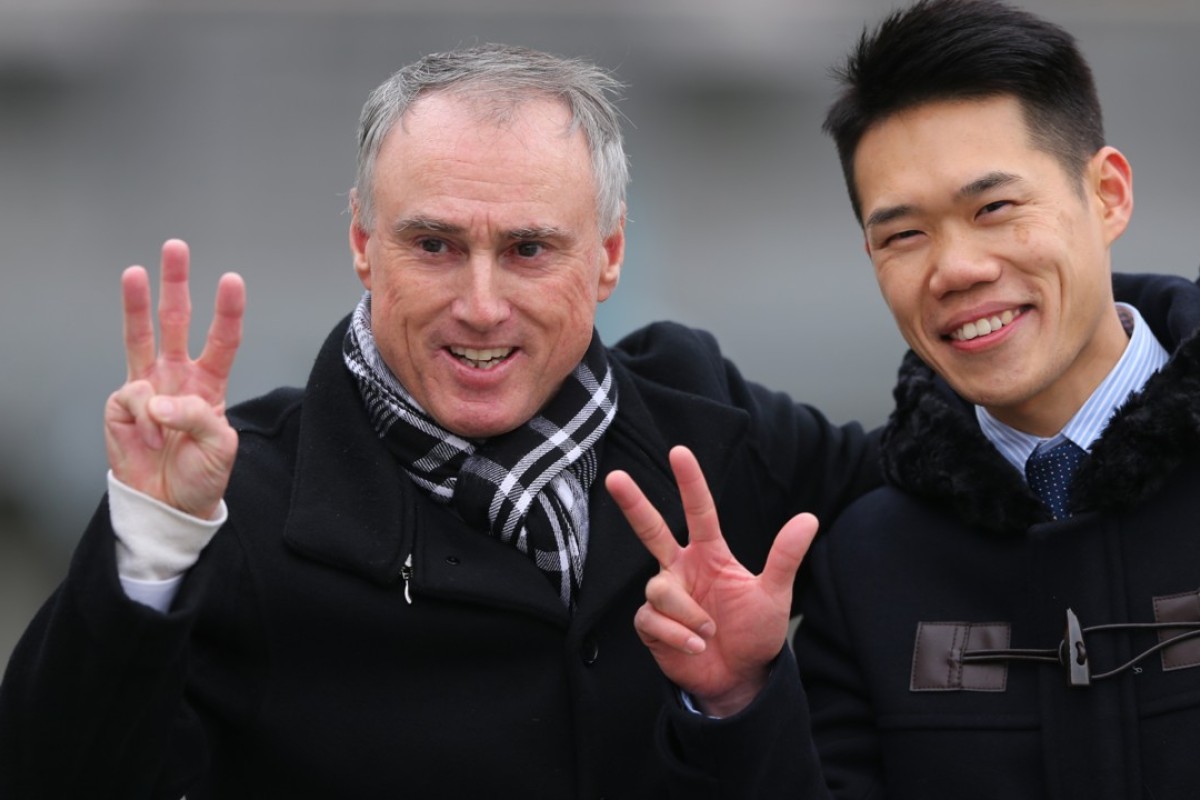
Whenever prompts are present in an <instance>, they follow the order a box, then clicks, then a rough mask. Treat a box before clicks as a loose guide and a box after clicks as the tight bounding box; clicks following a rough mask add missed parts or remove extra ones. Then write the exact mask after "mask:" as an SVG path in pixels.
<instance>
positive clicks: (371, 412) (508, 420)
mask: <svg viewBox="0 0 1200 800" xmlns="http://www.w3.org/2000/svg"><path fill="white" fill-rule="evenodd" d="M617 88H618V87H617V84H616V83H615V82H614V81H613V79H612V78H611V77H610V76H608V75H607V74H606V73H604V72H603V71H601V70H599V69H597V68H596V67H594V66H593V65H590V64H585V63H582V62H577V61H571V60H565V59H560V58H556V57H553V56H548V55H545V54H542V53H537V52H532V51H528V50H523V49H519V48H511V47H499V46H487V47H480V48H475V49H471V50H465V51H459V52H454V53H446V54H437V55H432V56H429V57H426V58H424V59H421V60H420V61H418V62H417V63H415V64H413V65H411V66H409V67H407V68H405V69H402V70H401V71H400V72H398V73H397V74H396V75H395V76H393V77H392V78H391V79H390V80H388V81H387V82H386V83H384V84H383V85H382V86H381V87H380V88H379V89H377V90H376V91H375V92H374V93H373V94H372V95H371V97H370V99H369V101H368V102H367V105H366V107H365V109H364V111H363V116H362V124H361V129H360V154H359V169H358V181H357V186H356V189H355V191H354V192H353V193H352V195H351V209H352V214H353V218H352V221H351V225H350V236H349V240H350V249H351V253H352V256H353V263H354V268H355V271H356V273H357V275H358V277H359V279H360V280H361V282H362V284H363V286H364V287H365V289H366V292H365V294H364V295H363V298H362V300H361V302H360V303H359V305H358V307H357V308H356V309H355V310H354V311H353V313H352V314H350V315H349V316H348V317H347V318H346V319H344V320H342V321H341V322H339V323H338V324H337V326H336V327H335V328H334V330H333V332H332V333H331V335H330V336H329V338H328V339H327V341H326V343H325V345H324V347H323V348H322V349H321V351H320V353H319V354H318V356H317V359H316V362H315V365H314V367H313V370H312V373H311V376H310V378H309V381H308V384H307V386H306V387H305V388H304V389H279V390H276V391H275V392H272V393H270V394H268V395H266V396H264V397H260V398H258V399H255V400H251V401H249V402H246V403H243V404H240V405H238V406H236V407H234V408H231V409H229V410H228V413H226V410H225V389H226V383H227V378H228V375H229V373H230V370H231V368H232V364H233V360H234V355H235V352H236V350H237V348H238V346H239V343H240V339H241V325H242V317H243V310H244V305H245V287H244V284H243V282H242V280H241V278H239V277H238V276H236V275H233V274H230V275H226V276H224V277H223V278H222V279H221V281H220V283H219V285H218V289H217V298H216V312H215V315H214V319H213V323H212V326H211V328H210V330H209V333H208V338H207V342H206V346H205V348H204V350H203V352H202V353H201V355H200V356H199V357H198V358H196V359H195V360H193V359H191V357H190V355H189V353H188V347H187V329H188V322H189V297H188V284H187V275H188V269H189V254H188V250H187V247H186V245H185V244H184V243H183V242H181V241H178V240H172V241H169V242H167V243H166V244H165V245H164V247H163V251H162V266H161V269H162V282H161V292H160V303H159V311H158V324H159V328H160V336H159V341H158V343H157V346H156V342H155V333H154V320H153V315H152V312H151V305H150V303H151V301H150V295H151V291H150V285H149V279H148V276H147V273H146V271H145V270H144V269H142V268H140V267H131V268H130V269H129V270H127V271H126V273H125V275H124V276H123V279H122V286H123V297H124V306H125V342H126V351H127V358H128V367H129V372H128V379H127V382H126V383H125V385H124V386H122V387H121V388H120V389H119V390H117V391H116V392H115V393H114V394H113V395H112V396H111V398H110V399H109V402H108V404H107V406H106V410H105V433H106V445H107V451H108V457H109V463H110V466H111V471H110V474H109V492H108V494H107V496H106V498H105V500H104V502H103V503H102V505H101V507H100V509H99V510H98V512H97V514H96V515H95V517H94V518H93V520H92V522H91V524H90V526H89V528H88V529H87V531H86V533H85V534H84V537H83V539H82V540H81V542H80V544H79V547H78V550H77V552H76V555H75V558H74V560H73V562H72V565H71V568H70V571H69V573H68V575H67V577H66V579H65V580H64V582H63V584H62V585H61V587H60V588H59V590H58V591H57V592H56V593H55V594H54V596H53V597H52V598H51V599H50V600H49V601H48V603H47V604H46V606H45V607H44V608H43V610H42V611H41V613H40V614H39V615H38V616H37V618H36V619H35V620H34V622H33V623H32V625H31V626H30V629H29V630H28V631H27V632H26V634H25V636H24V637H23V639H22V641H21V643H20V644H19V645H18V647H17V649H16V651H15V652H14V655H13V659H12V661H11V662H10V664H9V667H8V670H7V673H6V675H5V679H4V683H3V686H2V687H0V796H3V797H6V798H7V797H13V798H17V797H20V798H27V797H36V798H66V797H71V798H75V797H83V796H87V797H119V798H143V797H144V798H169V800H177V799H178V798H179V797H181V796H183V795H185V794H186V796H187V797H188V798H191V800H197V799H198V798H210V797H216V798H222V799H223V800H228V799H229V798H264V797H287V798H306V797H321V798H328V797H354V798H359V797H392V796H415V797H478V796H503V797H521V798H534V797H548V798H564V797H586V798H597V797H602V796H607V797H619V798H629V797H649V796H658V792H659V788H660V787H661V786H662V785H663V784H664V783H665V782H666V779H667V778H668V777H670V776H671V773H672V772H673V771H674V770H677V769H683V767H682V766H680V765H676V764H675V763H674V762H673V761H672V759H671V757H670V755H669V753H668V750H667V748H666V747H665V743H664V741H663V740H664V735H663V734H662V733H661V732H660V733H656V731H657V729H656V724H657V723H656V720H657V718H658V715H659V712H660V708H661V706H662V704H663V701H664V698H665V697H668V696H669V695H668V694H667V692H668V687H667V685H666V683H665V681H663V679H662V677H661V675H660V674H659V671H658V669H657V667H656V666H655V663H654V660H653V659H652V658H651V657H650V655H649V654H648V653H647V651H646V650H645V648H644V647H643V646H642V645H641V644H640V642H639V640H638V638H637V636H636V634H635V631H634V628H633V625H632V619H633V615H634V612H635V610H636V609H637V608H638V606H639V605H641V603H642V599H643V587H644V586H645V585H646V582H647V580H648V579H649V577H650V576H651V575H652V574H653V573H654V572H655V571H656V569H657V567H658V565H657V563H656V562H655V560H654V559H653V558H652V557H651V556H650V554H649V553H647V552H646V550H645V549H644V548H643V547H642V545H641V544H640V543H639V541H638V540H637V538H636V537H635V536H634V534H633V533H632V532H631V531H630V529H629V526H628V523H627V522H626V521H625V519H624V518H623V516H622V514H621V512H620V511H619V510H618V509H617V507H616V505H615V504H614V503H613V502H612V500H611V499H610V498H609V496H608V495H607V494H606V493H605V491H604V489H603V487H602V486H601V483H602V482H600V481H596V480H595V478H596V477H597V476H598V475H599V474H601V473H605V474H607V473H610V472H612V471H614V470H621V471H623V472H626V473H628V474H630V475H631V476H633V477H634V478H635V479H636V480H637V482H638V484H639V485H640V486H641V487H642V488H643V490H644V491H646V493H647V494H648V495H649V496H650V497H651V498H652V499H653V500H655V501H656V502H657V503H658V504H659V505H660V507H662V508H663V510H664V513H665V514H666V516H667V518H668V520H669V521H670V522H671V524H672V525H673V528H674V530H676V531H681V532H682V530H683V528H684V525H683V510H682V508H680V507H679V506H678V505H675V504H672V503H670V502H669V498H671V497H672V496H673V495H674V483H673V480H672V474H671V468H670V466H669V464H668V461H667V457H666V454H667V451H668V448H669V446H670V445H671V444H675V443H683V444H686V445H688V446H689V447H690V448H691V450H692V451H693V452H694V453H695V454H696V456H697V457H698V459H699V461H700V463H702V464H703V465H704V468H705V470H706V472H707V475H708V477H709V481H710V484H711V485H712V486H713V487H714V490H715V494H716V495H717V497H718V498H719V501H720V502H719V506H720V510H721V512H722V514H723V521H724V524H725V529H726V530H729V531H737V532H738V534H737V535H731V547H732V549H733V551H734V554H735V555H736V557H737V558H738V559H739V560H740V561H741V562H742V563H744V564H747V565H750V566H751V567H752V568H755V569H757V568H760V567H761V566H762V565H763V564H764V563H766V562H767V556H768V552H769V551H770V552H771V553H772V555H773V558H772V563H775V564H778V563H780V557H782V559H783V563H784V564H785V565H786V564H788V563H790V564H791V567H790V568H791V569H792V570H794V569H795V561H796V560H797V559H795V558H791V557H789V556H788V554H786V553H784V554H782V556H780V554H778V553H776V552H775V551H772V549H771V548H772V541H771V533H772V532H774V531H776V530H778V529H779V527H780V526H781V525H782V524H783V523H784V522H785V521H787V520H788V519H789V518H791V517H793V515H795V514H797V513H798V512H800V511H802V510H804V511H812V512H815V513H816V514H818V515H820V516H821V517H822V518H823V519H826V518H832V517H833V516H834V515H835V514H836V513H837V511H838V510H839V509H840V508H841V507H842V506H844V505H845V504H846V503H847V502H848V501H849V500H851V499H852V498H853V497H855V496H857V495H858V494H860V493H862V492H863V491H864V490H866V489H868V488H870V487H871V486H873V485H874V484H876V483H877V482H878V474H877V467H876V466H875V460H874V458H873V453H874V443H873V439H872V438H870V437H868V436H865V435H864V434H863V433H862V431H861V430H860V429H859V428H858V426H855V425H849V426H845V427H836V426H833V425H831V424H829V423H828V422H827V421H826V420H825V419H824V418H823V417H822V416H821V415H820V414H819V413H817V412H815V411H814V410H812V409H810V408H807V407H805V406H801V405H796V404H794V403H793V402H792V401H791V400H789V399H788V398H787V397H785V396H783V395H780V394H777V393H773V392H769V391H767V390H765V389H763V388H762V387H759V386H756V385H754V384H751V383H748V382H746V381H744V380H743V379H742V378H741V376H740V375H739V374H738V372H737V371H736V369H735V368H734V367H733V366H732V365H731V364H729V363H728V362H727V361H725V360H724V359H723V358H722V356H721V354H720V352H719V350H718V349H717V347H716V344H715V342H714V341H713V339H712V338H711V337H710V336H708V335H707V334H704V333H702V332H698V331H693V330H689V329H686V328H682V327H680V326H677V325H671V324H658V325H654V326H651V327H649V328H646V329H644V330H641V331H639V332H637V333H635V334H633V335H632V336H630V337H628V338H626V339H625V340H624V341H622V342H621V343H619V344H617V345H616V346H614V347H611V348H610V347H607V346H605V345H604V344H603V343H602V342H601V341H600V338H599V336H598V334H597V333H596V331H595V327H594V316H595V310H596V306H597V304H598V303H600V302H603V301H604V300H606V299H607V298H608V297H609V295H610V294H611V293H612V291H613V289H614V288H615V287H616V285H617V281H618V278H619V275H620V270H621V264H622V261H623V257H624V245H625V238H624V226H625V216H624V209H625V203H624V192H625V184H626V181H627V168H626V160H625V156H624V152H623V147H622V143H621V133H620V128H619V124H618V114H617V111H616V109H615V107H614V105H613V99H612V97H613V95H614V94H615V91H616V89H617ZM806 519H808V518H806ZM803 524H808V523H803ZM218 529H220V530H219V532H218ZM789 558H790V561H789ZM786 569H787V567H786V566H785V570H784V571H785V572H786ZM697 699H698V701H700V702H701V703H702V704H705V705H706V707H719V705H720V700H721V698H705V697H699V698H697Z"/></svg>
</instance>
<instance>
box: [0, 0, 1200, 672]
mask: <svg viewBox="0 0 1200 800" xmlns="http://www.w3.org/2000/svg"><path fill="white" fill-rule="evenodd" d="M894 5H895V4H894V3H891V2H885V0H740V1H739V2H728V0H605V2H599V1H598V0H593V1H592V2H586V3H585V2H582V1H579V2H574V1H573V0H490V1H489V0H402V1H396V2H385V0H290V1H288V0H0V275H2V277H0V281H2V283H0V287H2V290H0V368H2V370H3V371H2V374H3V380H0V410H2V413H3V420H4V423H3V425H2V426H0V665H2V664H3V663H5V662H6V661H7V658H8V654H9V652H10V650H11V648H12V646H13V645H14V644H15V641H16V637H17V636H18V635H19V632H20V630H21V629H22V628H23V627H24V625H25V624H26V622H27V621H28V619H29V618H30V617H31V616H32V615H33V613H34V611H35V610H36V608H37V606H38V604H40V602H41V600H42V599H43V598H44V597H45V595H46V594H47V593H48V592H49V591H50V589H51V588H52V586H53V584H54V582H56V581H57V580H58V578H59V577H60V576H61V574H62V571H63V570H64V569H65V565H66V559H67V557H68V554H69V552H70V549H71V547H72V545H73V544H74V542H75V541H76V539H77V538H78V536H79V534H80V533H81V531H82V529H83V526H84V524H85V523H86V521H87V518H88V516H89V515H90V514H91V511H92V509H93V507H94V505H95V503H96V501H97V500H98V498H99V497H100V494H101V492H102V491H103V489H104V472H105V468H106V466H105V460H104V448H103V437H102V432H101V415H102V408H103V404H104V401H105V398H106V397H107V396H108V394H109V392H111V391H112V390H113V389H115V388H116V387H117V386H118V385H119V384H120V383H121V382H122V380H123V377H124V355H123V351H122V346H121V318H120V295H119V289H118V278H119V275H120V272H121V270H122V269H123V268H124V267H126V266H128V265H129V264H133V263H140V264H145V265H146V266H148V267H151V268H152V269H155V270H156V268H157V257H158V248H159V246H160V244H161V242H162V241H163V240H164V239H166V238H168V237H172V236H179V237H183V238H185V239H187V240H188V241H189V242H190V243H191V245H192V254H193V301H194V304H195V307H196V315H195V316H196V317H197V318H198V319H199V323H198V324H197V326H196V327H195V330H194V333H193V341H199V340H200V337H201V336H202V332H203V328H204V327H205V326H206V325H207V321H208V317H209V309H210V308H211V301H212V300H211V299H212V295H213V291H214V288H215V283H216V279H217V276H218V275H219V274H220V273H221V272H223V271H226V270H236V271H239V272H241V273H242V274H243V275H244V276H245V278H246V282H247V284H248V286H249V294H250V302H249V309H248V319H247V325H246V334H245V340H244V345H243V348H242V352H241V354H240V355H239V359H238V364H237V366H236V368H235V374H234V379H233V383H232V387H231V391H230V399H231V400H232V401H237V400H240V399H244V398H247V397H249V396H252V395H254V394H257V393H260V392H262V391H265V390H267V389H270V388H272V387H274V386H276V385H279V384H285V383H287V384H302V383H303V382H304V380H305V378H306V376H307V372H308V368H309V365H310V363H311V360H312V358H313V356H314V355H315V352H316V348H317V347H318V345H319V343H320V342H321V340H322V339H323V337H324V336H325V335H326V333H327V332H328V330H329V328H330V326H331V325H332V324H333V323H334V322H335V321H336V320H337V319H338V318H340V317H341V316H342V315H343V314H344V313H346V312H347V311H348V310H349V309H350V308H351V307H352V305H353V304H354V303H355V301H356V300H357V299H358V297H359V294H360V292H361V287H360V285H359V283H358V281H357V280H356V279H355V277H354V274H353V272H352V270H351V266H350V259H349V256H348V249H347V244H346V229H347V225H348V218H347V216H346V215H345V213H344V208H345V205H346V191H347V189H348V187H349V186H350V183H351V181H352V176H353V168H354V157H355V153H354V147H355V145H354V130H355V124H356V121H357V115H358V111H359V108H360V107H361V105H362V103H363V101H364V99H365V98H366V95H367V93H368V92H369V91H370V90H371V89H372V88H373V87H374V86H375V85H376V84H378V83H379V82H381V81H382V80H383V79H384V78H386V77H387V76H388V75H389V74H390V73H391V72H392V71H394V70H395V69H396V68H398V67H399V66H401V65H402V64H405V63H407V62H409V61H411V60H413V59H415V58H417V57H419V56H420V55H422V54H424V53H426V52H430V51H433V50H443V49H448V48H453V47H455V46H459V45H467V44H474V43H481V42H489V41H502V42H509V43H514V44H524V45H528V46H532V47H536V48H541V49H546V50H550V51H552V52H557V53H560V54H564V55H573V56H582V57H586V58H590V59H592V60H595V61H597V62H599V63H601V64H603V65H605V66H607V67H609V68H612V69H613V70H615V71H616V73H617V74H618V76H619V77H620V78H621V79H623V80H624V81H625V82H626V83H627V84H628V86H629V88H628V92H627V100H626V101H625V102H624V103H623V110H624V112H625V114H626V115H627V116H628V118H629V125H628V128H627V137H628V151H629V154H630V157H631V160H632V164H633V176H634V179H633V183H632V186H631V187H630V197H629V217H630V222H629V226H628V253H627V258H626V262H625V268H624V272H623V275H622V280H621V286H620V288H619V289H618V291H617V293H616V295H615V296H614V297H613V299H611V300H610V301H609V302H608V303H606V304H605V305H604V306H603V307H602V313H601V319H600V328H601V332H602V333H603V335H604V336H605V338H606V339H607V340H609V341H613V340H615V339H616V338H617V337H618V336H619V335H621V334H622V333H624V332H626V331H628V330H630V329H632V328H634V327H636V326H638V325H641V324H643V323H645V322H649V321H651V320H655V319H661V318H671V319H677V320H681V321H683V322H687V323H690V324H693V325H696V326H700V327H704V328H708V329H710V330H712V331H713V332H715V333H716V334H717V335H718V336H719V338H720V340H721V342H722V344H723V346H724V348H725V349H726V351H727V353H728V354H729V355H730V356H732V357H733V358H734V359H735V360H736V361H737V363H738V364H739V365H740V366H741V367H742V369H743V371H744V372H745V373H746V374H748V375H749V376H750V377H752V378H755V379H758V380H760V381H763V382H765V383H767V384H770V385H772V386H775V387H778V388H781V389H785V390H787V391H789V392H791V393H792V394H793V395H794V396H795V397H797V398H798V399H801V400H804V401H807V402H810V403H813V404H815V405H816V406H818V407H819V408H821V409H823V410H824V411H825V412H826V413H827V414H828V415H829V416H830V417H831V418H833V419H834V420H836V421H839V422H844V421H850V420H861V421H862V422H864V423H865V424H867V425H876V424H878V423H881V422H882V421H883V420H884V419H885V417H886V415H887V412H888V409H889V405H890V388H891V384H892V380H893V376H894V374H895V368H896V365H897V364H898V360H899V357H900V355H901V353H902V352H903V344H902V342H901V340H900V338H899V336H898V334H896V332H895V331H894V329H893V325H892V322H891V318H890V316H889V314H888V312H887V309H886V308H885V306H884V304H883V302H882V301H881V300H880V299H879V296H878V293H877V290H876V288H875V283H874V279H873V276H872V272H871V268H870V265H869V263H868V261H867V259H866V257H865V255H864V254H863V251H862V246H861V239H860V234H859V232H858V229H857V227H856V226H855V224H854V221H853V218H852V215H851V213H850V209H849V204H848V202H847V201H846V199H845V196H844V191H843V188H842V183H841V177H840V173H839V171H838V168H837V165H836V158H835V154H834V150H833V146H832V144H831V143H830V142H828V141H827V140H826V139H825V138H824V137H823V135H822V134H821V133H820V121H821V119H822V116H823V112H824V108H825V106H826V105H827V103H828V102H829V101H830V99H831V97H832V92H833V84H832V81H831V80H830V78H829V75H828V69H829V66H830V65H831V64H832V63H833V62H834V61H835V60H837V59H839V58H840V57H841V55H842V54H843V53H844V52H845V51H846V50H847V48H848V47H849V46H850V45H851V44H852V42H853V41H854V40H855V38H856V37H857V36H858V33H859V31H860V30H861V28H862V25H863V24H864V22H867V21H871V22H873V21H875V20H878V19H879V18H880V17H881V16H882V15H883V14H884V13H885V12H886V11H888V10H890V9H891V8H892V7H894ZM1025 5H1026V6H1027V7H1029V8H1030V9H1032V10H1035V11H1037V12H1039V13H1042V14H1044V15H1046V16H1047V17H1049V18H1051V19H1054V20H1055V21H1058V22H1060V23H1062V24H1064V25H1065V26H1066V27H1067V28H1068V29H1069V30H1071V31H1072V32H1073V33H1075V34H1076V35H1077V36H1078V38H1079V39H1080V41H1081V43H1082V45H1083V48H1084V50H1085V51H1086V53H1087V54H1088V56H1089V57H1090V59H1091V61H1092V64H1093V67H1094V69H1095V71H1096V75H1097V80H1098V83H1099V87H1100V92H1101V95H1102V98H1103V100H1104V103H1105V108H1106V112H1107V124H1108V133H1109V140H1110V142H1111V143H1113V144H1115V145H1117V146H1118V147H1120V148H1121V149H1122V150H1124V152H1125V153H1126V155H1128V156H1129V158H1130V159H1131V161H1132V163H1133V165H1134V172H1135V177H1136V189H1137V212H1136V214H1135V221H1134V224H1133V226H1132V228H1131V230H1130V231H1129V232H1128V233H1127V234H1126V236H1125V237H1124V239H1122V240H1121V242H1119V243H1118V246H1117V248H1116V267H1117V269H1121V270H1125V271H1134V272H1139V271H1160V272H1171V273H1176V274H1180V275H1184V276H1188V277H1195V276H1196V273H1197V265H1198V264H1200V246H1197V244H1196V240H1195V232H1196V229H1197V225H1198V223H1200V213H1198V212H1200V203H1198V201H1197V199H1196V198H1197V188H1196V187H1197V181H1198V179H1200V158H1198V157H1197V154H1196V144H1195V143H1196V141H1197V137H1198V135H1200V133H1198V132H1200V99H1198V95H1197V90H1196V86H1195V84H1196V81H1197V79H1198V78H1200V47H1198V46H1197V39H1198V38H1200V0H1045V1H1044V2H1036V0H1027V2H1026V3H1025Z"/></svg>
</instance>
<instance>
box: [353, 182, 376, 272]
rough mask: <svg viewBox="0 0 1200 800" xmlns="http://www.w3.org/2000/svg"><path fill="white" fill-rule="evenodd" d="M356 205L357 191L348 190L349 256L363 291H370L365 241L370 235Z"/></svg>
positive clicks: (369, 268)
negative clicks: (351, 258)
mask: <svg viewBox="0 0 1200 800" xmlns="http://www.w3.org/2000/svg"><path fill="white" fill-rule="evenodd" d="M360 213H361V212H360V210H359V204H358V189H351V190H350V255H351V256H352V257H353V258H354V271H355V273H357V274H358V279H359V280H360V281H362V285H363V287H364V288H365V289H367V290H368V291H370V289H371V264H370V262H369V261H368V260H367V241H368V240H370V238H371V234H370V233H369V232H368V231H367V229H366V228H364V227H363V225H362V218H361V216H360Z"/></svg>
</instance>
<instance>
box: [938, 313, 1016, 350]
mask: <svg viewBox="0 0 1200 800" xmlns="http://www.w3.org/2000/svg"><path fill="white" fill-rule="evenodd" d="M1023 312H1024V309H1023V308H1010V309H1008V310H1006V311H1004V312H1002V313H1000V314H992V315H990V316H987V317H980V318H979V319H977V320H975V321H974V322H968V323H966V324H965V325H963V326H962V327H961V328H958V329H956V330H953V331H950V333H949V334H948V335H947V336H946V337H945V338H947V339H951V340H953V341H955V342H969V341H971V340H972V339H978V338H979V337H980V336H987V335H988V334H989V333H995V332H996V331H998V330H1000V329H1001V328H1004V327H1006V326H1008V325H1010V324H1012V321H1013V320H1015V319H1016V318H1017V317H1019V316H1021V314H1022V313H1023Z"/></svg>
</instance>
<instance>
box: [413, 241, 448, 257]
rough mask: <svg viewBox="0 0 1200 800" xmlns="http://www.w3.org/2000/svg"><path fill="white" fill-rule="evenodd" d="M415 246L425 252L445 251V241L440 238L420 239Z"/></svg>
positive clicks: (438, 252) (437, 252) (436, 252)
mask: <svg viewBox="0 0 1200 800" xmlns="http://www.w3.org/2000/svg"><path fill="white" fill-rule="evenodd" d="M417 246H418V247H420V248H421V249H422V250H424V251H425V252H426V253H434V254H440V253H444V252H446V249H447V248H446V243H445V242H444V241H442V240H441V239H421V240H420V241H419V242H417Z"/></svg>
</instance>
